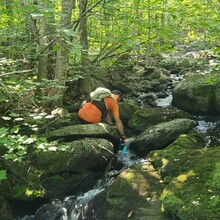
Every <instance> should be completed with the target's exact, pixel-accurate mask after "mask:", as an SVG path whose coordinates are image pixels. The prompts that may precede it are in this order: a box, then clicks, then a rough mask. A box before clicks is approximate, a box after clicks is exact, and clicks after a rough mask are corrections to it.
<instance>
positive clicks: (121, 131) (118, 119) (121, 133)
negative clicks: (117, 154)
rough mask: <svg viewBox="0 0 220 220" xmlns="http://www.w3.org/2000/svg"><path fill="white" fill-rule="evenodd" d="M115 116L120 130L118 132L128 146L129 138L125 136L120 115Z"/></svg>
mask: <svg viewBox="0 0 220 220" xmlns="http://www.w3.org/2000/svg"><path fill="white" fill-rule="evenodd" d="M113 116H114V120H115V125H116V128H117V129H118V132H119V134H120V136H121V139H122V140H123V141H124V143H125V144H126V145H128V140H127V138H126V136H125V132H124V128H123V125H122V122H121V119H120V118H119V116H118V115H113Z"/></svg>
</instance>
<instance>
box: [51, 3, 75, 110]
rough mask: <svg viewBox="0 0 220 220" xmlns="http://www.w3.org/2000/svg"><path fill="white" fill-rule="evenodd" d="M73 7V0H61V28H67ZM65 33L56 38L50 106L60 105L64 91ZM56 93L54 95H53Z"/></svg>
mask: <svg viewBox="0 0 220 220" xmlns="http://www.w3.org/2000/svg"><path fill="white" fill-rule="evenodd" d="M72 8H73V0H63V1H62V12H61V19H60V27H61V28H62V29H63V28H65V27H67V28H68V26H69V25H70V22H71V16H72ZM65 38H66V36H65V34H64V33H63V34H61V35H60V37H59V39H58V42H57V44H58V47H59V50H58V51H57V58H56V68H55V75H54V81H55V85H54V88H52V89H51V90H50V92H49V94H48V95H49V96H50V97H51V98H52V101H51V103H50V104H51V107H56V106H57V107H58V106H61V105H62V100H63V94H64V92H65V82H66V77H67V65H68V49H67V48H68V46H67V43H66V41H65ZM55 95H56V97H55Z"/></svg>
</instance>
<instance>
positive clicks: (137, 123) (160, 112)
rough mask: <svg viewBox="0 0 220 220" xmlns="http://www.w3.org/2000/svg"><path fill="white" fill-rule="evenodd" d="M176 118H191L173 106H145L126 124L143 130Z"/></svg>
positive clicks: (134, 128)
mask: <svg viewBox="0 0 220 220" xmlns="http://www.w3.org/2000/svg"><path fill="white" fill-rule="evenodd" d="M177 118H188V119H191V118H192V116H190V115H189V114H188V113H186V112H184V111H182V110H179V109H177V108H174V107H167V108H160V107H146V108H144V109H139V110H137V111H136V112H134V114H133V115H132V117H131V118H130V120H129V121H128V126H129V127H130V128H131V129H133V130H135V131H138V132H140V131H141V132H143V131H144V130H146V129H147V128H149V127H151V126H153V125H156V124H159V123H162V122H167V121H172V120H174V119H177Z"/></svg>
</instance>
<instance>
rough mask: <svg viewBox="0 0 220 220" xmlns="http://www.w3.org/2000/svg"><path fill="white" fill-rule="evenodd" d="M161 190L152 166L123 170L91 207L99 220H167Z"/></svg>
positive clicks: (158, 178) (161, 184)
mask: <svg viewBox="0 0 220 220" xmlns="http://www.w3.org/2000/svg"><path fill="white" fill-rule="evenodd" d="M162 190H163V183H162V182H161V181H160V176H159V175H158V174H157V173H156V172H155V170H154V169H153V167H152V166H151V165H150V164H137V165H134V166H133V167H131V168H130V169H126V170H124V171H122V172H121V173H120V175H119V176H118V177H117V178H116V180H115V181H114V182H113V183H112V184H111V185H110V186H109V187H107V189H106V190H105V191H103V192H102V193H100V194H98V195H97V196H96V197H95V198H94V199H93V201H92V202H91V204H89V207H90V208H91V209H90V210H96V216H97V218H98V219H105V220H112V219H117V220H127V219H136V220H142V219H143V220H144V219H149V220H166V219H167V220H168V219H169V218H167V217H166V216H165V215H164V214H163V213H162V212H161V209H160V208H161V201H160V199H159V197H160V194H161V192H162Z"/></svg>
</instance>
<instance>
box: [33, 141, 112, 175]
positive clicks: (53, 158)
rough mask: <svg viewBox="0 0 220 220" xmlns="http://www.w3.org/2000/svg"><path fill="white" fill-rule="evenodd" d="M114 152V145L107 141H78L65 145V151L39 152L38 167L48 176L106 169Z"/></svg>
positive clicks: (37, 157) (37, 156)
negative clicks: (100, 168)
mask: <svg viewBox="0 0 220 220" xmlns="http://www.w3.org/2000/svg"><path fill="white" fill-rule="evenodd" d="M113 151H114V147H113V145H112V144H111V142H109V141H107V140H105V139H98V138H96V139H92V138H90V139H83V140H77V141H72V142H69V143H65V145H64V146H63V150H62V149H61V150H56V151H39V152H37V153H36V165H37V167H38V168H39V169H40V170H42V171H43V172H44V173H46V174H58V173H62V172H71V173H77V172H82V171H85V170H91V169H94V168H95V167H104V166H105V165H106V164H107V162H108V161H109V160H110V159H111V158H112V157H113V155H114V153H113Z"/></svg>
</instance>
